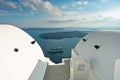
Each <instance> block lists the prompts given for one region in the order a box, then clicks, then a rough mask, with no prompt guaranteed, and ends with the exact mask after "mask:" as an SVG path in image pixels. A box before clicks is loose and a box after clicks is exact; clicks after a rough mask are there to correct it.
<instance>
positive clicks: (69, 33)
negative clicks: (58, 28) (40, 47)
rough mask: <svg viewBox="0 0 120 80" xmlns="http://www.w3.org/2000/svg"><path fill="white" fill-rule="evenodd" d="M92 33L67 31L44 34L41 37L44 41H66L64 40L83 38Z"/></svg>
mask: <svg viewBox="0 0 120 80" xmlns="http://www.w3.org/2000/svg"><path fill="white" fill-rule="evenodd" d="M89 32H90V31H66V32H52V33H43V34H40V35H39V37H40V38H43V39H64V38H82V37H84V36H85V35H87V34H88V33H89Z"/></svg>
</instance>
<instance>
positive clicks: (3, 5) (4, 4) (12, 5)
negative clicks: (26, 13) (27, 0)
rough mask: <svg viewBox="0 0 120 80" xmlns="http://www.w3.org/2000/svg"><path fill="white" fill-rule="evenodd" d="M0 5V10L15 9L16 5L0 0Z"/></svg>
mask: <svg viewBox="0 0 120 80" xmlns="http://www.w3.org/2000/svg"><path fill="white" fill-rule="evenodd" d="M0 3H1V4H0V8H4V7H7V8H11V9H17V5H16V4H15V3H13V2H10V1H5V0H0Z"/></svg>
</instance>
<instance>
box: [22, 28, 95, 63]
mask: <svg viewBox="0 0 120 80" xmlns="http://www.w3.org/2000/svg"><path fill="white" fill-rule="evenodd" d="M23 30H24V31H25V32H27V33H28V34H29V35H31V36H32V37H33V38H34V39H35V40H36V41H37V42H38V44H39V45H40V47H41V48H42V50H43V53H44V56H45V57H47V58H49V59H50V60H51V61H52V62H54V63H56V64H57V63H61V62H62V59H63V58H70V57H71V49H73V48H75V46H76V45H77V43H78V42H79V41H80V40H81V37H74V38H63V39H43V38H40V37H39V35H40V34H43V33H53V32H66V31H87V32H88V33H90V32H92V31H95V30H94V29H86V28H85V29H83V28H25V29H23ZM84 36H85V35H84ZM57 47H62V48H63V49H64V52H63V53H48V50H50V49H51V48H57Z"/></svg>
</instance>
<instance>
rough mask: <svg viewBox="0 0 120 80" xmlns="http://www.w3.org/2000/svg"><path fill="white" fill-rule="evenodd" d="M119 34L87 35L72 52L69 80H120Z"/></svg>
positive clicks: (109, 32)
mask: <svg viewBox="0 0 120 80" xmlns="http://www.w3.org/2000/svg"><path fill="white" fill-rule="evenodd" d="M118 59H120V32H119V31H97V32H93V33H90V34H88V35H87V36H85V37H84V38H83V39H81V40H80V42H79V43H78V44H77V46H76V47H75V48H74V49H73V50H72V57H71V63H70V64H71V67H70V77H71V78H70V80H120V60H118Z"/></svg>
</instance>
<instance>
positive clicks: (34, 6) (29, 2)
mask: <svg viewBox="0 0 120 80" xmlns="http://www.w3.org/2000/svg"><path fill="white" fill-rule="evenodd" d="M22 5H23V6H24V7H27V8H29V9H31V10H33V11H40V12H41V11H42V12H47V13H49V14H52V15H57V16H60V15H62V11H61V10H60V9H59V8H57V7H55V6H53V5H52V4H51V3H50V2H49V1H43V0H22Z"/></svg>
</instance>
